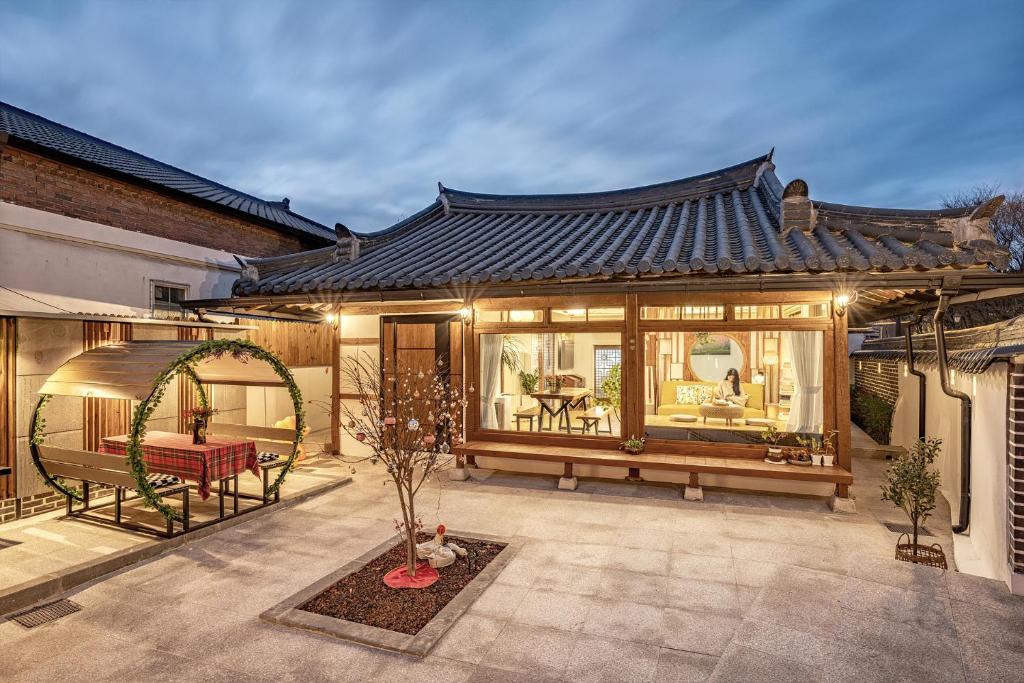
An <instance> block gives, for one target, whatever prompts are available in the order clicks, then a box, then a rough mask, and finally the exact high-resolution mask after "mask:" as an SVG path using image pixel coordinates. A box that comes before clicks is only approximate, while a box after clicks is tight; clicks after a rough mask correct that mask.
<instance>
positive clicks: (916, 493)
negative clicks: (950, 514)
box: [882, 439, 946, 569]
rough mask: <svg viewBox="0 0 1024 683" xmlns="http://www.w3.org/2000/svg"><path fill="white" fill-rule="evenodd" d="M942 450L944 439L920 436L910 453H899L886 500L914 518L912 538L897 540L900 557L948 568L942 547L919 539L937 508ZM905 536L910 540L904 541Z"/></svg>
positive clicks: (890, 473)
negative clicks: (937, 467)
mask: <svg viewBox="0 0 1024 683" xmlns="http://www.w3.org/2000/svg"><path fill="white" fill-rule="evenodd" d="M941 450H942V441H941V440H940V439H920V440H919V441H918V442H917V443H915V444H914V446H913V448H911V450H910V452H909V453H903V454H900V455H899V456H897V457H896V459H895V460H893V462H892V465H890V466H889V469H888V470H886V472H885V483H884V484H882V500H887V501H889V502H890V503H892V504H894V505H896V506H897V507H899V508H900V509H901V510H903V512H905V513H906V514H907V517H908V518H909V519H910V526H911V533H912V537H907V534H901V535H900V537H899V539H898V540H897V541H896V559H897V560H903V561H904V562H914V563H917V564H927V565H931V566H935V567H942V568H943V569H945V568H946V557H945V554H944V553H943V552H942V548H941V546H939V545H938V544H934V545H931V546H922V545H919V544H918V542H917V538H918V534H919V532H920V530H921V525H923V524H924V522H925V520H926V519H928V517H929V515H931V513H932V511H933V510H934V509H935V498H936V495H937V494H938V490H939V482H940V479H941V478H940V475H939V473H938V472H937V471H935V470H934V469H933V468H932V465H933V464H934V462H935V458H936V457H938V455H939V452H940V451H941ZM904 539H907V541H909V542H907V543H903V542H902V541H903V540H904Z"/></svg>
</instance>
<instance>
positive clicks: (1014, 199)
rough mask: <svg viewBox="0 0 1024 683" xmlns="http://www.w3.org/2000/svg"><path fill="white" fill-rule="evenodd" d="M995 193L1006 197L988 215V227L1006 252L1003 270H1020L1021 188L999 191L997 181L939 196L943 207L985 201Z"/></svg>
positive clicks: (1023, 249)
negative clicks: (996, 208)
mask: <svg viewBox="0 0 1024 683" xmlns="http://www.w3.org/2000/svg"><path fill="white" fill-rule="evenodd" d="M998 194H1005V195H1006V201H1004V202H1003V205H1002V206H1000V207H999V210H998V211H996V215H995V216H993V217H992V223H991V225H992V231H993V232H994V233H995V236H996V242H998V243H999V244H1001V245H1002V246H1004V247H1006V249H1007V250H1008V251H1009V252H1010V260H1009V264H1008V265H1007V270H1010V271H1021V270H1024V190H1016V191H1014V192H1006V193H1001V192H1000V191H999V185H994V184H982V185H976V186H974V187H973V188H971V189H970V190H967V191H966V192H957V193H956V194H952V195H949V196H947V197H943V199H942V205H943V206H944V207H945V208H947V209H962V208H966V207H970V206H977V205H978V204H982V203H984V202H987V201H988V200H989V199H992V197H995V196H996V195H998Z"/></svg>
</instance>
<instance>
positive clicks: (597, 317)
mask: <svg viewBox="0 0 1024 683" xmlns="http://www.w3.org/2000/svg"><path fill="white" fill-rule="evenodd" d="M625 319H626V309H625V308H623V307H622V306H619V307H617V308H589V309H587V320H590V321H591V322H600V321H602V320H625Z"/></svg>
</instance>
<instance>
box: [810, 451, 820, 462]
mask: <svg viewBox="0 0 1024 683" xmlns="http://www.w3.org/2000/svg"><path fill="white" fill-rule="evenodd" d="M811 464H813V465H820V464H821V453H811Z"/></svg>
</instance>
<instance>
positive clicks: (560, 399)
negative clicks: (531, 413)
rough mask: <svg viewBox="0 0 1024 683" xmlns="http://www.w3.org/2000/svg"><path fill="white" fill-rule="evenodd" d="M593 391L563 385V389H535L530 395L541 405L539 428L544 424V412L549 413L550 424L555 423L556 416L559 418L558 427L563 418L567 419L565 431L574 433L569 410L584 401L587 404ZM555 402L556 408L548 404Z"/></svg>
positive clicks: (560, 425)
mask: <svg viewBox="0 0 1024 683" xmlns="http://www.w3.org/2000/svg"><path fill="white" fill-rule="evenodd" d="M593 393H594V392H593V391H592V390H590V389H587V388H586V387H562V388H561V389H550V390H544V391H535V392H533V393H532V394H530V396H531V397H532V398H535V399H537V403H538V404H539V405H540V410H541V415H540V420H539V421H538V422H539V424H538V425H537V430H538V431H540V429H541V428H542V427H543V425H544V413H547V414H548V415H549V420H550V421H549V424H551V425H554V423H555V418H558V428H559V429H561V428H562V419H563V418H564V419H565V431H567V432H569V433H570V434H571V433H572V420H571V418H570V417H569V410H570V409H571V408H575V407H576V406H578V405H580V404H581V403H583V404H584V405H586V401H587V399H588V398H590V397H591V396H592V395H593ZM549 401H551V402H554V403H556V404H557V405H558V407H557V408H555V409H554V410H552V409H551V406H550V405H548V402H549Z"/></svg>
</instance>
